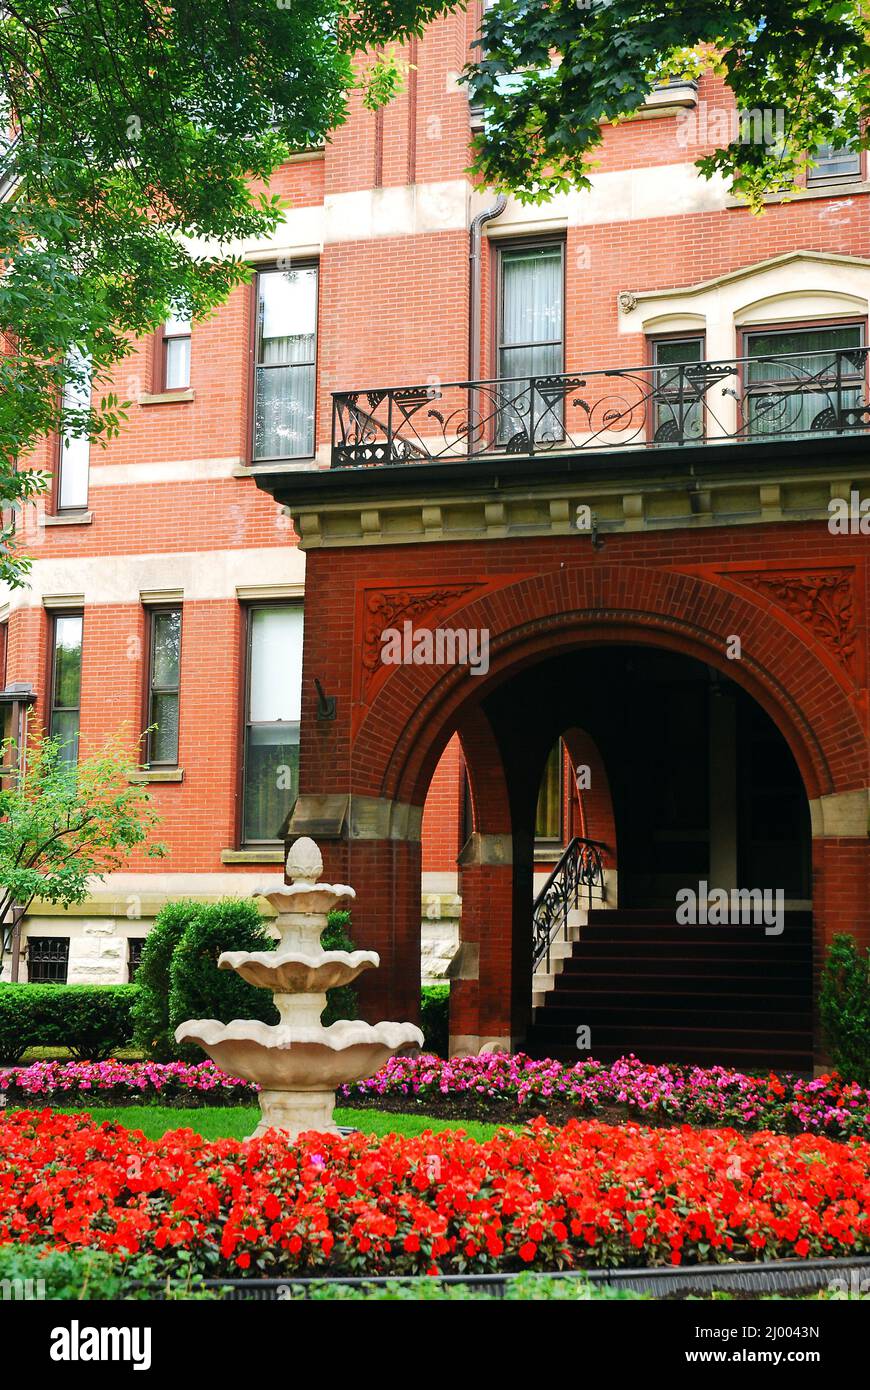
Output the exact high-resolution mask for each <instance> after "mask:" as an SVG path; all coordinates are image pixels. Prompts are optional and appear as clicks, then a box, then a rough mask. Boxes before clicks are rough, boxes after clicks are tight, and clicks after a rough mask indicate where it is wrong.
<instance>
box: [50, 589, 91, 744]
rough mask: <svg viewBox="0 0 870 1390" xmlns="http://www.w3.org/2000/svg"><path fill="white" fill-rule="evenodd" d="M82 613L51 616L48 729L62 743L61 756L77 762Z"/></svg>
mask: <svg viewBox="0 0 870 1390" xmlns="http://www.w3.org/2000/svg"><path fill="white" fill-rule="evenodd" d="M83 622H84V620H83V617H82V614H81V613H57V614H55V616H54V617H53V619H52V626H53V632H52V661H51V668H52V669H51V717H50V720H49V732H50V734H51V736H52V738H56V739H57V740H58V742H59V743H60V757H61V759H62V761H63V762H65V763H67V764H68V765H69V766H71V767H72V766H74V765H75V763H76V762H78V756H79V715H80V711H81V688H82V627H83Z"/></svg>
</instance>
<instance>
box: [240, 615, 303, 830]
mask: <svg viewBox="0 0 870 1390" xmlns="http://www.w3.org/2000/svg"><path fill="white" fill-rule="evenodd" d="M301 705H302V609H301V607H300V606H298V605H296V606H283V607H263V608H260V607H257V608H251V609H250V610H249V613H248V682H247V702H246V718H245V762H244V796H243V807H244V812H243V815H244V823H243V828H242V834H243V839H244V842H245V843H246V844H252V843H253V844H257V843H263V842H265V843H267V844H269V843H271V844H274V843H275V842H276V841H277V840H278V839H279V838H280V833H281V826H282V823H283V821H284V818H285V817H286V815H287V812H288V811H289V809H290V807H291V806H292V804H293V801H294V800H295V797H296V794H297V791H298V770H299V715H300V710H301Z"/></svg>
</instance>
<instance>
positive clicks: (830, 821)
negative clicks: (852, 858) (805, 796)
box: [810, 787, 870, 840]
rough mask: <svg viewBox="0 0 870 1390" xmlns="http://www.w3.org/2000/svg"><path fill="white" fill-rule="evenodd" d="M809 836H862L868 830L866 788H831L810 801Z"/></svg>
mask: <svg viewBox="0 0 870 1390" xmlns="http://www.w3.org/2000/svg"><path fill="white" fill-rule="evenodd" d="M810 823H811V825H812V831H813V839H814V840H825V839H852V838H857V839H863V838H865V837H866V836H867V834H868V832H870V788H868V787H864V788H861V789H859V790H858V791H852V792H832V793H831V794H830V795H828V796H818V797H816V798H814V800H812V801H811V802H810Z"/></svg>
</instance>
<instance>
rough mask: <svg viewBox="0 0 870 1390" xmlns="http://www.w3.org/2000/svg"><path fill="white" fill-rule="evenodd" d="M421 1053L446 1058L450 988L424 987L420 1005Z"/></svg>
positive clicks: (446, 986) (440, 986)
mask: <svg viewBox="0 0 870 1390" xmlns="http://www.w3.org/2000/svg"><path fill="white" fill-rule="evenodd" d="M420 1027H421V1028H422V1029H423V1051H424V1052H434V1053H435V1054H436V1056H438V1057H446V1056H447V1050H448V1043H449V1035H450V986H449V985H424V986H423V995H422V1000H421V1004H420Z"/></svg>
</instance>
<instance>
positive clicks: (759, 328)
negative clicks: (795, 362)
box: [737, 314, 870, 438]
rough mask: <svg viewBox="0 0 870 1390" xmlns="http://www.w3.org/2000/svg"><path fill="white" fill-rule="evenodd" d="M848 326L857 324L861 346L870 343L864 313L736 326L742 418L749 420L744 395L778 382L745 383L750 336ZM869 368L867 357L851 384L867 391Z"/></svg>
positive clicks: (771, 387) (760, 436)
mask: <svg viewBox="0 0 870 1390" xmlns="http://www.w3.org/2000/svg"><path fill="white" fill-rule="evenodd" d="M850 327H858V328H860V330H861V346H862V347H866V346H867V344H868V342H870V339H868V330H867V317H866V316H864V315H860V314H844V315H843V317H842V318H825V319H801V320H800V321H798V322H796V323H776V322H773V323H763V324H755V323H752V324H746V325H741V326H740V327H739V328H738V330H737V334H738V356H739V358H740V365H739V383H738V391H739V397H740V402H741V410H742V412H743V419H744V421H746V420H748V418H749V417H748V412H747V410H746V405H745V402H746V399H747V396H748V395H750V394H755V395H763V394H764V393H765V391H770V390H772V389H775V388H776V385H777V383H776V382H775V381H767V382H763V381H753V382H748V381H747V373H746V366H747V362H746V359H747V358H748V357H749V350H748V349H749V339H750V338H753V337H763V336H764V335H765V334H766V333H801V332H805V333H812V332H814V331H817V330H819V329H823V328H850ZM832 351H833V349H832ZM868 358H870V355H868ZM868 367H870V362H868V360H867V359H865V363H864V371H863V373H861V375H860V376H859V375H858V374H857V373H856V374H855V379H854V386H855V387H856V389H857V388H858V387H859V386H863V388H864V390H865V391H866V390H867V387H868ZM778 384H779V386H780V387H781V386H782V382H781V381H780V382H779V383H778ZM759 387H760V388H762V389H760V390H759V389H758V388H759ZM747 433H748V434H750V435H751V432H749V431H748V432H747ZM751 437H753V438H763V437H764V436H763V435H758V436H751Z"/></svg>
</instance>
